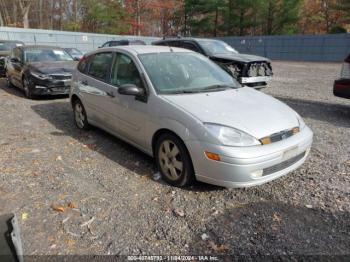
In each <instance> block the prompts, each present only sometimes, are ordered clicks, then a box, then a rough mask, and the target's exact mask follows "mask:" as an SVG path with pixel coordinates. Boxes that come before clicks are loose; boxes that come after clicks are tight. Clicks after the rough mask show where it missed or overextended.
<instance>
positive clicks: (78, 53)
mask: <svg viewBox="0 0 350 262" xmlns="http://www.w3.org/2000/svg"><path fill="white" fill-rule="evenodd" d="M66 51H67V52H68V53H69V54H71V55H82V54H83V53H82V52H80V51H79V50H78V49H76V48H70V49H66Z"/></svg>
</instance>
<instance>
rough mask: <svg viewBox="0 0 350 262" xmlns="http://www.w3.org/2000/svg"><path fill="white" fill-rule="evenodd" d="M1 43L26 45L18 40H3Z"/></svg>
mask: <svg viewBox="0 0 350 262" xmlns="http://www.w3.org/2000/svg"><path fill="white" fill-rule="evenodd" d="M0 42H2V43H21V44H24V43H23V42H22V41H18V40H1V39H0Z"/></svg>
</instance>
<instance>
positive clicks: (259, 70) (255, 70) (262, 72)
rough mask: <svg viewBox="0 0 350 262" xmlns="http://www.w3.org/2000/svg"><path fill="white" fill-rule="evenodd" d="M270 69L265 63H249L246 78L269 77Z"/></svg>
mask: <svg viewBox="0 0 350 262" xmlns="http://www.w3.org/2000/svg"><path fill="white" fill-rule="evenodd" d="M271 75H272V69H271V66H270V65H269V64H268V63H266V62H257V63H251V64H250V65H249V68H248V76H250V77H258V76H271Z"/></svg>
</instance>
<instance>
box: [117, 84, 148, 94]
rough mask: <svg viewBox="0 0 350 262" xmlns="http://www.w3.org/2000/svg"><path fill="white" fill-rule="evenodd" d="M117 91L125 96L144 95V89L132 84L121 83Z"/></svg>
mask: <svg viewBox="0 0 350 262" xmlns="http://www.w3.org/2000/svg"><path fill="white" fill-rule="evenodd" d="M118 93H119V94H121V95H126V96H142V95H144V93H145V92H144V90H143V89H142V88H139V87H137V86H136V85H133V84H125V85H121V86H120V87H119V88H118Z"/></svg>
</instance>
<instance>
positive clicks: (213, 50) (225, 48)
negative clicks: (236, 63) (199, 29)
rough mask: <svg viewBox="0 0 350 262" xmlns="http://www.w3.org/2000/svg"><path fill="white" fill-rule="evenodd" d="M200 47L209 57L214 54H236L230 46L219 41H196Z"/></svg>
mask: <svg viewBox="0 0 350 262" xmlns="http://www.w3.org/2000/svg"><path fill="white" fill-rule="evenodd" d="M197 41H198V43H199V44H200V46H201V47H202V48H203V49H204V50H205V51H206V53H209V54H210V55H216V54H238V52H237V50H236V49H234V48H233V47H232V46H230V45H228V44H226V43H225V42H223V41H219V40H209V39H205V40H204V39H197Z"/></svg>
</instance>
